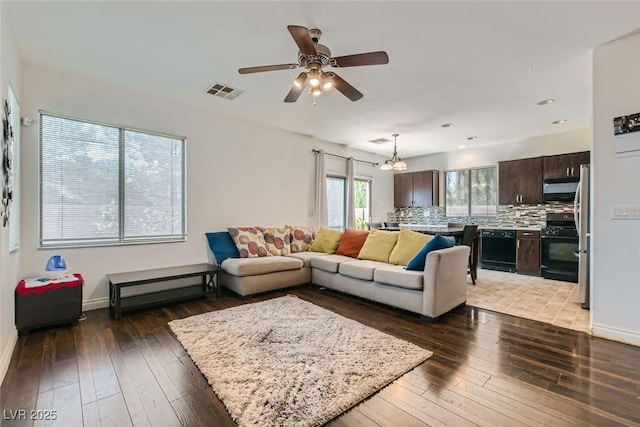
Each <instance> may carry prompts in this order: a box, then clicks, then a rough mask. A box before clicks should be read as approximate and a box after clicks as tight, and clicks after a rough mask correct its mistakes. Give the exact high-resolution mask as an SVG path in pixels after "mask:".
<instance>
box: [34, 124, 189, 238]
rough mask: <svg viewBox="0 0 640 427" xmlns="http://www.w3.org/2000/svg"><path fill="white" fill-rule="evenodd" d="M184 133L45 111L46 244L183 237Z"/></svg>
mask: <svg viewBox="0 0 640 427" xmlns="http://www.w3.org/2000/svg"><path fill="white" fill-rule="evenodd" d="M184 152H185V140H184V138H179V137H171V136H166V135H159V134H154V133H151V132H142V131H138V130H132V129H126V128H122V127H117V126H110V125H104V124H98V123H91V122H85V121H81V120H77V119H71V118H66V117H60V116H55V115H51V114H47V113H41V114H40V246H42V247H50V246H80V245H91V246H95V245H109V244H124V243H141V242H159V241H182V240H184V239H185V203H184V194H185V181H184V176H185V174H184V163H185V161H184V158H185V155H184V154H185V153H184Z"/></svg>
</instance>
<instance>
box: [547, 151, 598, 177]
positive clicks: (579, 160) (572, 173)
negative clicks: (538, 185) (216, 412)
mask: <svg viewBox="0 0 640 427" xmlns="http://www.w3.org/2000/svg"><path fill="white" fill-rule="evenodd" d="M590 162H591V153H590V152H589V151H581V152H579V153H568V154H558V155H556V156H545V157H544V166H543V170H544V179H558V178H569V177H572V178H579V177H580V165H588V164H589V163H590Z"/></svg>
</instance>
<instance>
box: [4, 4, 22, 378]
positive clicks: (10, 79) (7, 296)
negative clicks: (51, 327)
mask: <svg viewBox="0 0 640 427" xmlns="http://www.w3.org/2000/svg"><path fill="white" fill-rule="evenodd" d="M6 15H7V14H6V13H5V12H4V3H0V28H1V31H0V64H1V65H0V98H1V99H2V102H4V100H5V99H7V96H8V93H9V92H8V87H9V84H11V87H12V88H13V90H14V92H15V94H16V96H17V98H18V101H21V94H22V91H21V90H20V89H21V86H20V59H19V57H18V54H17V52H16V49H15V46H14V41H13V38H12V36H11V33H10V32H9V30H8V25H7V23H6V19H7V17H6ZM0 174H1V172H0ZM19 268H20V252H13V253H9V228H8V227H0V381H1V380H2V378H4V374H5V373H6V370H7V368H8V366H9V362H10V360H11V354H12V352H13V347H14V345H15V342H16V339H17V335H16V329H15V326H14V297H13V291H14V289H15V286H16V285H17V284H18V280H19V275H18V270H19Z"/></svg>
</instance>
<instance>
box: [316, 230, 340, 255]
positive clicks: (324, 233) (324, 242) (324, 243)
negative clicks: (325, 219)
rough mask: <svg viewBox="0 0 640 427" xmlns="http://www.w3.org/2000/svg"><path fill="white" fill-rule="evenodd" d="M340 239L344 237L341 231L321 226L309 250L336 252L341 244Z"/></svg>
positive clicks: (327, 252)
mask: <svg viewBox="0 0 640 427" xmlns="http://www.w3.org/2000/svg"><path fill="white" fill-rule="evenodd" d="M340 239H342V232H341V231H336V230H329V229H328V228H321V229H320V231H318V234H316V238H315V239H313V243H311V246H309V250H310V251H312V252H324V253H326V254H335V253H336V249H338V246H339V245H340Z"/></svg>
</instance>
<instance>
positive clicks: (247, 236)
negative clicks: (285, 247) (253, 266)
mask: <svg viewBox="0 0 640 427" xmlns="http://www.w3.org/2000/svg"><path fill="white" fill-rule="evenodd" d="M227 230H229V235H231V238H232V239H233V242H234V243H235V244H236V246H237V247H238V252H239V253H240V258H257V257H262V256H271V254H270V253H269V252H268V251H267V244H266V242H265V241H264V236H263V235H262V231H261V230H260V229H259V228H257V227H230V228H227Z"/></svg>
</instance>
